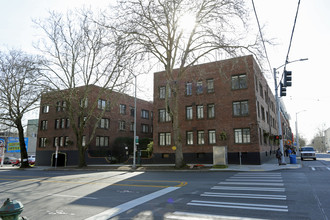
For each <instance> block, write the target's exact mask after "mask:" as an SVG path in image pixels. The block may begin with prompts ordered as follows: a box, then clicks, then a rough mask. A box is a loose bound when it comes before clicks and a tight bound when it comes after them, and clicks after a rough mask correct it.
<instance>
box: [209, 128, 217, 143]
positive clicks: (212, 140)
mask: <svg viewBox="0 0 330 220" xmlns="http://www.w3.org/2000/svg"><path fill="white" fill-rule="evenodd" d="M215 143H216V138H215V130H209V144H215Z"/></svg>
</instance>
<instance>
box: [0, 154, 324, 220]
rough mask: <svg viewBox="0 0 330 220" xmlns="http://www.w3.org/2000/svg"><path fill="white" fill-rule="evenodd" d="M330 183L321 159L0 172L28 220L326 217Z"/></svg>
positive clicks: (7, 194)
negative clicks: (265, 166) (274, 164)
mask: <svg viewBox="0 0 330 220" xmlns="http://www.w3.org/2000/svg"><path fill="white" fill-rule="evenodd" d="M329 182H330V155H327V154H319V155H318V159H317V160H316V161H312V160H306V161H302V168H297V169H278V170H273V171H268V172H266V171H250V172H243V171H235V172H233V171H224V172H214V171H203V170H200V171H199V170H196V171H194V172H185V171H180V172H168V171H165V172H164V171H153V172H131V171H85V170H84V171H79V170H56V171H54V170H38V169H26V170H20V169H0V185H1V190H0V192H1V194H0V195H1V196H0V199H1V200H2V201H4V200H5V199H6V198H10V199H14V200H18V201H21V202H22V204H23V205H24V211H23V213H22V216H26V217H28V219H30V220H34V219H47V220H48V219H49V220H55V219H61V220H69V219H70V220H75V219H79V220H83V219H87V220H101V219H150V220H151V219H153V220H155V219H168V220H170V219H189V220H190V219H199V220H201V219H317V220H320V219H321V220H322V219H324V220H328V219H329V217H330V207H329V205H328V204H330V189H329V187H328V183H329Z"/></svg>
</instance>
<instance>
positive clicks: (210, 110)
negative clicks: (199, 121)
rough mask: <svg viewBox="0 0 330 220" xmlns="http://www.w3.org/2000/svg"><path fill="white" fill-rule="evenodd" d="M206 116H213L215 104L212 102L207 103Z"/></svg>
mask: <svg viewBox="0 0 330 220" xmlns="http://www.w3.org/2000/svg"><path fill="white" fill-rule="evenodd" d="M207 117H208V118H214V117H215V106H214V104H208V105H207Z"/></svg>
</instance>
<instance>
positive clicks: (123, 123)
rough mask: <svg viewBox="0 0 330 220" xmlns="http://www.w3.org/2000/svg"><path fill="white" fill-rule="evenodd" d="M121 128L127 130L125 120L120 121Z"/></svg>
mask: <svg viewBox="0 0 330 220" xmlns="http://www.w3.org/2000/svg"><path fill="white" fill-rule="evenodd" d="M119 130H121V131H124V130H125V121H119Z"/></svg>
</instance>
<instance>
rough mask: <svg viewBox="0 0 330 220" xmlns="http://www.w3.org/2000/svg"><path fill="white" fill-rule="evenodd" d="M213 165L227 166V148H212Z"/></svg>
mask: <svg viewBox="0 0 330 220" xmlns="http://www.w3.org/2000/svg"><path fill="white" fill-rule="evenodd" d="M213 165H228V158H227V146H213Z"/></svg>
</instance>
